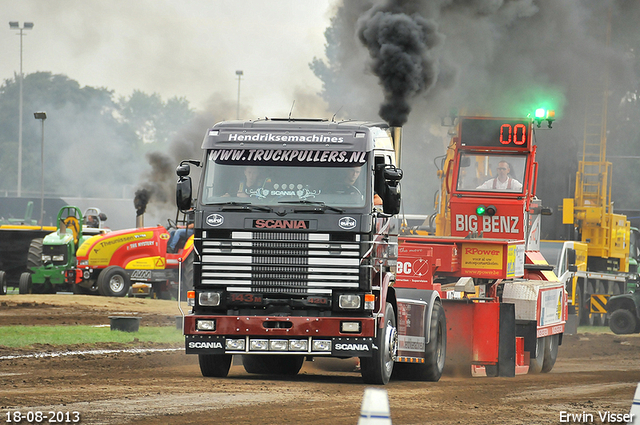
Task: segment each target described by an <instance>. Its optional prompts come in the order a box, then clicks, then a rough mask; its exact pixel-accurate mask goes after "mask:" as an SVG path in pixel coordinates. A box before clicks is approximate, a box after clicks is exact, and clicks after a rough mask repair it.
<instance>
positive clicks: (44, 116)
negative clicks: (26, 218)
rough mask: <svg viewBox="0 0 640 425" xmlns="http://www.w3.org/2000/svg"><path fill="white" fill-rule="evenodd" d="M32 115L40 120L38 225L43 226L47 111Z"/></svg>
mask: <svg viewBox="0 0 640 425" xmlns="http://www.w3.org/2000/svg"><path fill="white" fill-rule="evenodd" d="M33 117H34V118H35V119H37V120H41V121H42V142H41V143H40V165H41V167H42V168H41V169H40V226H41V227H42V226H44V222H43V220H44V120H46V119H47V113H46V112H44V111H41V112H34V113H33Z"/></svg>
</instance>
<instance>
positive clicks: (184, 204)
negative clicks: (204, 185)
mask: <svg viewBox="0 0 640 425" xmlns="http://www.w3.org/2000/svg"><path fill="white" fill-rule="evenodd" d="M186 167H187V169H188V168H189V166H188V165H187V166H186ZM178 169H180V167H178ZM176 171H177V170H176ZM187 174H188V171H187ZM176 206H177V207H178V209H179V210H180V211H187V210H189V209H190V208H191V177H189V176H186V177H183V176H180V179H179V180H178V183H177V185H176Z"/></svg>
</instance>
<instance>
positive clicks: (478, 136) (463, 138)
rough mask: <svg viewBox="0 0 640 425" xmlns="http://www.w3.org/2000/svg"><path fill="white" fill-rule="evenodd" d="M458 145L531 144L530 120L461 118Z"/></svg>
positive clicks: (519, 145)
mask: <svg viewBox="0 0 640 425" xmlns="http://www.w3.org/2000/svg"><path fill="white" fill-rule="evenodd" d="M459 137H460V145H461V146H464V147H492V148H495V147H497V148H500V147H503V148H521V149H528V148H529V145H530V144H531V142H530V140H529V139H530V138H531V120H529V119H526V118H525V119H514V118H467V117H464V118H461V123H460V134H459Z"/></svg>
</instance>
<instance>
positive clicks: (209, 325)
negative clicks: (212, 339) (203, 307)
mask: <svg viewBox="0 0 640 425" xmlns="http://www.w3.org/2000/svg"><path fill="white" fill-rule="evenodd" d="M196 329H198V330H199V331H215V330H216V321H215V320H198V321H196Z"/></svg>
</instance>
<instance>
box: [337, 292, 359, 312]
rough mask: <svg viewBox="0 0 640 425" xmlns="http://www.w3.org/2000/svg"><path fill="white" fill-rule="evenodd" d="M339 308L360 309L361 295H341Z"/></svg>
mask: <svg viewBox="0 0 640 425" xmlns="http://www.w3.org/2000/svg"><path fill="white" fill-rule="evenodd" d="M338 306H339V307H340V308H344V309H357V308H360V295H357V294H341V295H340V297H339V298H338Z"/></svg>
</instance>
